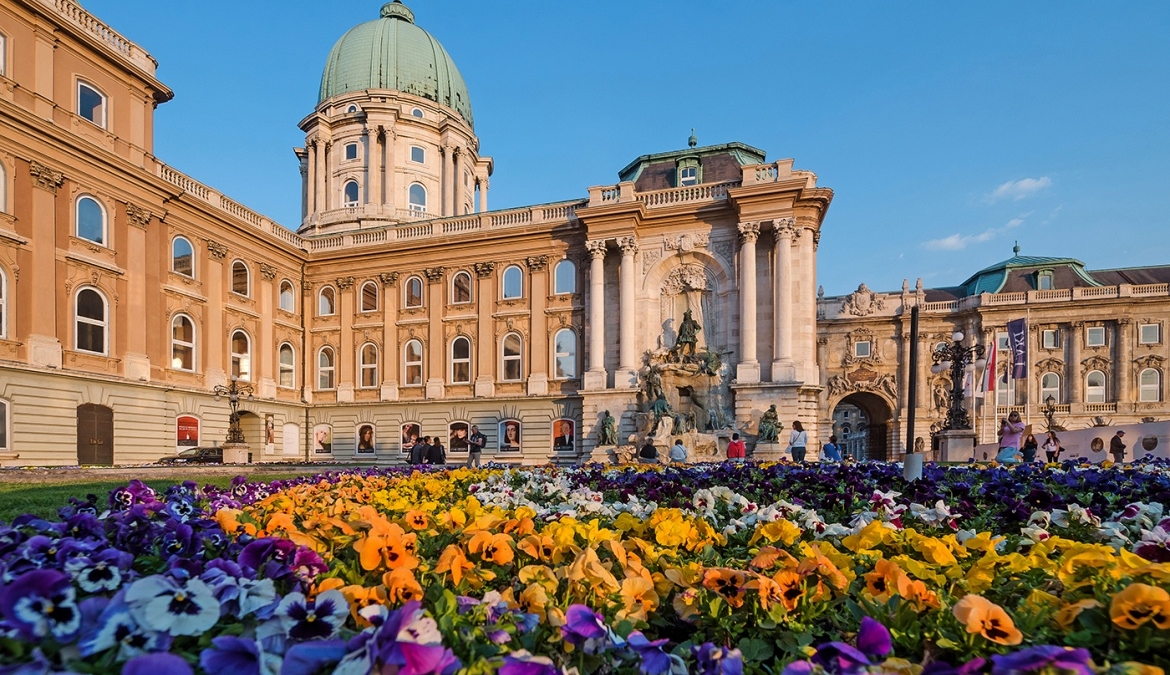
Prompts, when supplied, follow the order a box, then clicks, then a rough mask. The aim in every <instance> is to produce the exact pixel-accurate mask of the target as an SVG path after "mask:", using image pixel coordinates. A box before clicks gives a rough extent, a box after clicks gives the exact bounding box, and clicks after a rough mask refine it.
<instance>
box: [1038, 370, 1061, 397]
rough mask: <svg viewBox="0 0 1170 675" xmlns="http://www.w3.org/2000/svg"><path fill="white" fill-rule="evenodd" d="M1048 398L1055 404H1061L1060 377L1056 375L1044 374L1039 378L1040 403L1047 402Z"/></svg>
mask: <svg viewBox="0 0 1170 675" xmlns="http://www.w3.org/2000/svg"><path fill="white" fill-rule="evenodd" d="M1049 396H1051V397H1052V400H1054V401H1056V402H1057V403H1060V402H1061V398H1060V375H1057V374H1056V373H1044V375H1042V376H1041V377H1040V401H1041V402H1044V401H1047V400H1048V397H1049Z"/></svg>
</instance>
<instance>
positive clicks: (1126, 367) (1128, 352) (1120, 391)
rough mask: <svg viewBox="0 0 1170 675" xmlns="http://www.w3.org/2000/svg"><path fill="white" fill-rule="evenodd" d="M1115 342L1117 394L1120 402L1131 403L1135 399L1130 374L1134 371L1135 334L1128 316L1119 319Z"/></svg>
mask: <svg viewBox="0 0 1170 675" xmlns="http://www.w3.org/2000/svg"><path fill="white" fill-rule="evenodd" d="M1113 344H1115V345H1117V347H1116V349H1117V361H1116V364H1117V365H1116V366H1115V367H1114V371H1115V372H1116V377H1117V389H1116V392H1117V393H1116V394H1115V396H1116V398H1117V401H1118V403H1129V402H1131V401H1133V395H1132V394H1131V392H1130V381H1129V376H1130V374H1131V373H1132V372H1133V334H1132V332H1131V328H1130V320H1129V319H1128V318H1126V317H1121V318H1119V319H1118V320H1117V327H1116V330H1115V331H1114V335H1113Z"/></svg>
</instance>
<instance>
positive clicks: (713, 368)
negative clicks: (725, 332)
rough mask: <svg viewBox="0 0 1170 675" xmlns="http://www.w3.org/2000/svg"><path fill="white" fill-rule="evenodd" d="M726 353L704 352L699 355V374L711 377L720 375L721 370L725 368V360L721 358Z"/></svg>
mask: <svg viewBox="0 0 1170 675" xmlns="http://www.w3.org/2000/svg"><path fill="white" fill-rule="evenodd" d="M726 353H727V352H713V351H710V350H704V351H703V352H702V353H700V354H699V355H698V360H699V372H700V373H702V374H704V375H711V376H712V377H714V376H715V375H718V374H719V369H720V368H722V367H723V359H722V358H720V357H721V356H722V355H723V354H726Z"/></svg>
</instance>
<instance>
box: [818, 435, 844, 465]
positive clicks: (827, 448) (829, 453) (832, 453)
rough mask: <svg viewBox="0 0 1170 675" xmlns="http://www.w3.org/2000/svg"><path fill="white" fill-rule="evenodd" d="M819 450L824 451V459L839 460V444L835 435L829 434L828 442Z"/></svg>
mask: <svg viewBox="0 0 1170 675" xmlns="http://www.w3.org/2000/svg"><path fill="white" fill-rule="evenodd" d="M821 451H822V452H824V453H825V459H826V460H828V461H830V462H840V461H841V446H839V445H837V437H836V436H829V442H828V443H825V444H824V445H823V446H822V447H821Z"/></svg>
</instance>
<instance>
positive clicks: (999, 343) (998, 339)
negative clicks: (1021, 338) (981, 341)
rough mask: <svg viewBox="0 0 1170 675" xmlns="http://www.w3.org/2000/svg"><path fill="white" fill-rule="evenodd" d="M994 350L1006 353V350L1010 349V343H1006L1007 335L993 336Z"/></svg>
mask: <svg viewBox="0 0 1170 675" xmlns="http://www.w3.org/2000/svg"><path fill="white" fill-rule="evenodd" d="M995 348H996V349H998V350H999V351H1001V352H1006V351H1007V350H1009V349H1011V343H1009V342H1008V334H1007V333H996V334H995Z"/></svg>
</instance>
